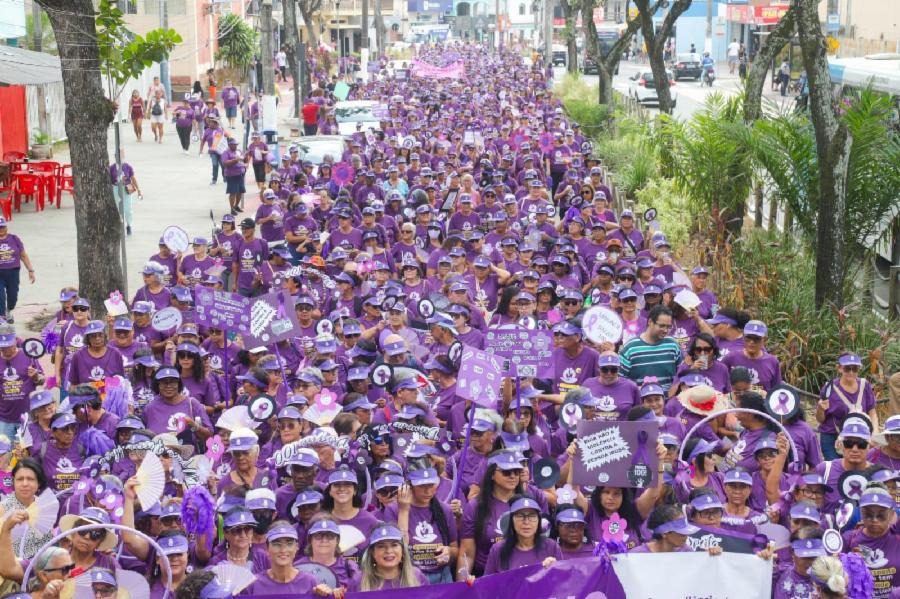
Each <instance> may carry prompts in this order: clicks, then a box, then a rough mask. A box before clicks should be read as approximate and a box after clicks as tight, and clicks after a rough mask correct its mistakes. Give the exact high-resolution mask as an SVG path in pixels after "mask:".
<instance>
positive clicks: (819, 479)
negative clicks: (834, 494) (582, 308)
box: [796, 472, 832, 491]
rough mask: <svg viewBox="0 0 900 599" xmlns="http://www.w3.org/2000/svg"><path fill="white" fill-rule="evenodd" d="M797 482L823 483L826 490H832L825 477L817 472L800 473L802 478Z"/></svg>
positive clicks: (807, 484)
mask: <svg viewBox="0 0 900 599" xmlns="http://www.w3.org/2000/svg"><path fill="white" fill-rule="evenodd" d="M796 484H797V485H798V486H799V485H801V484H802V485H806V486H811V485H822V486H823V487H824V488H825V490H826V491H832V488H831V487H830V486H829V485H828V484H826V481H825V477H824V476H822V475H821V474H819V473H817V472H805V473H803V474H801V475H800V478H799V479H798V480H797V482H796Z"/></svg>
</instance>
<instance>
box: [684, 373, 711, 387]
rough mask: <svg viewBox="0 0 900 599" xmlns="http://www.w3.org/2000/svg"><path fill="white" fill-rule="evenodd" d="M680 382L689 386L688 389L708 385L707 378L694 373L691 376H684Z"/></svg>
mask: <svg viewBox="0 0 900 599" xmlns="http://www.w3.org/2000/svg"><path fill="white" fill-rule="evenodd" d="M680 381H681V382H682V383H684V384H685V385H687V386H688V387H697V386H699V385H705V384H706V377H705V376H703V375H702V374H699V373H696V372H692V373H690V374H686V375H684V376H683V377H682V378H681V379H680Z"/></svg>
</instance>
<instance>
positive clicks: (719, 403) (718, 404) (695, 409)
mask: <svg viewBox="0 0 900 599" xmlns="http://www.w3.org/2000/svg"><path fill="white" fill-rule="evenodd" d="M678 401H679V402H681V405H682V406H684V408H685V409H686V410H687V411H689V412H691V413H693V414H698V415H700V416H709V415H710V414H716V413H718V412H721V411H722V410H725V409H727V408H728V400H727V399H726V398H725V396H724V395H722V394H721V393H719V392H718V391H716V390H715V389H713V388H712V387H710V386H709V385H697V386H696V387H691V388H689V389H685V390H684V391H682V392H681V393H679V394H678Z"/></svg>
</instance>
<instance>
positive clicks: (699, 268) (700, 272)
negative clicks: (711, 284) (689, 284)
mask: <svg viewBox="0 0 900 599" xmlns="http://www.w3.org/2000/svg"><path fill="white" fill-rule="evenodd" d="M691 274H692V275H708V274H709V271H708V270H706V267H705V266H696V267H694V270H692V271H691Z"/></svg>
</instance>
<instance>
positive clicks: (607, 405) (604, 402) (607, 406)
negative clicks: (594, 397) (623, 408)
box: [597, 395, 616, 412]
mask: <svg viewBox="0 0 900 599" xmlns="http://www.w3.org/2000/svg"><path fill="white" fill-rule="evenodd" d="M598 402H599V403H598V405H597V408H598V409H599V410H600V411H601V412H613V411H615V409H616V400H615V399H613V398H612V396H611V395H604V396H603V397H601V398H600V399H599V400H598Z"/></svg>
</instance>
